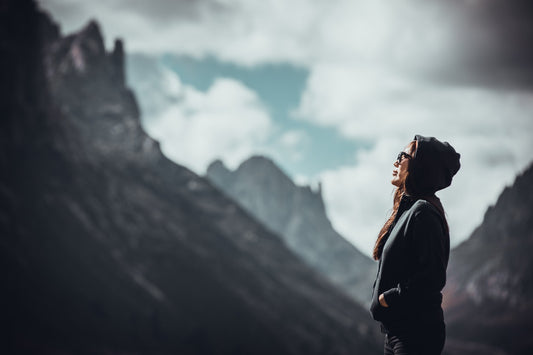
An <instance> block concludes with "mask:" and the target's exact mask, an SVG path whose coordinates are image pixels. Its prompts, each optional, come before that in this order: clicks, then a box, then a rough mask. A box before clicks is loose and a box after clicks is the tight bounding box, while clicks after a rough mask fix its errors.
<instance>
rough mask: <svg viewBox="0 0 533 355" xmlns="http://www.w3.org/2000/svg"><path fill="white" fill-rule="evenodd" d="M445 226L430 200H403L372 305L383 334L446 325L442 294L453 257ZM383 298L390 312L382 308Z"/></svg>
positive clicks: (380, 270)
mask: <svg viewBox="0 0 533 355" xmlns="http://www.w3.org/2000/svg"><path fill="white" fill-rule="evenodd" d="M444 223H445V222H444V220H443V218H442V217H441V215H440V213H439V212H438V210H437V209H436V208H435V207H434V206H433V205H432V204H431V203H429V202H428V201H425V200H422V199H420V200H416V201H415V200H411V199H410V198H409V197H407V196H404V197H403V198H402V200H401V202H400V206H399V209H398V213H397V216H396V219H395V221H394V223H393V225H392V230H391V232H390V235H389V237H388V239H387V242H386V243H385V246H384V247H383V253H382V255H381V258H380V259H379V266H378V273H377V276H376V281H375V282H374V287H373V292H372V304H371V306H370V312H371V313H372V316H373V318H374V319H375V320H377V321H380V322H381V324H382V326H383V327H382V329H383V330H384V331H385V332H397V331H402V330H405V329H407V328H409V327H411V328H413V327H424V326H427V325H429V324H433V323H439V322H442V321H443V313H442V307H441V303H442V293H441V291H442V288H443V287H444V285H445V284H446V267H447V265H448V258H449V254H450V238H449V234H448V232H447V228H446V227H445V224H444ZM382 293H384V297H385V301H386V302H387V304H388V305H389V307H383V306H381V305H380V303H379V300H378V297H379V295H380V294H382Z"/></svg>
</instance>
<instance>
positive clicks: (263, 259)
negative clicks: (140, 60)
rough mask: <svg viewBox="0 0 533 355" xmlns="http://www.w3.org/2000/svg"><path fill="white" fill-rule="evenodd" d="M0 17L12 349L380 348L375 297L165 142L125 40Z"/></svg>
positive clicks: (27, 17) (0, 250) (25, 8)
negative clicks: (312, 264) (304, 250)
mask: <svg viewBox="0 0 533 355" xmlns="http://www.w3.org/2000/svg"><path fill="white" fill-rule="evenodd" d="M0 19H1V21H0V36H1V37H0V46H1V50H2V56H1V57H2V58H3V62H2V66H1V70H2V78H5V80H4V79H3V80H1V83H0V85H1V87H0V88H1V91H0V97H1V106H0V107H1V110H2V111H1V112H2V120H1V125H2V126H1V131H0V144H1V146H2V150H1V151H2V153H1V155H0V168H1V169H0V178H1V180H0V196H1V201H2V203H1V205H0V235H1V238H0V243H1V244H0V260H1V262H2V266H3V267H2V270H3V278H2V279H3V280H4V283H3V292H2V296H1V299H2V306H3V309H4V310H5V312H4V314H3V317H2V318H3V321H4V324H5V325H7V327H6V328H7V329H8V331H7V332H6V333H4V335H3V336H5V337H6V339H4V340H5V341H2V344H3V345H2V347H4V348H5V351H2V352H3V353H10V354H16V353H25V354H28V353H30V354H31V353H35V354H58V353H61V354H71V353H72V354H74V353H75V354H85V353H86V354H95V353H100V354H115V353H117V354H118V353H120V354H139V353H148V354H170V353H179V354H304V353H305V354H329V353H331V354H337V353H338V354H353V353H362V354H371V353H379V349H380V347H381V346H380V345H379V344H377V341H376V337H377V336H376V334H375V332H374V331H373V330H372V329H373V328H370V326H371V325H370V320H369V317H368V314H367V312H366V310H364V309H361V308H360V307H359V306H357V305H356V304H354V303H353V302H352V301H350V300H349V299H348V298H347V297H345V296H343V295H342V294H341V293H339V292H337V291H336V290H335V289H334V288H333V287H331V285H330V284H329V283H328V282H326V281H325V280H324V279H322V278H321V277H320V276H318V275H317V274H315V273H314V272H313V271H312V270H310V269H309V268H308V267H306V266H305V265H304V264H303V263H302V262H301V261H300V260H299V258H297V257H295V255H294V254H293V253H292V252H290V251H289V250H288V249H287V248H286V247H285V245H284V243H283V242H281V241H280V239H279V238H278V237H277V236H276V235H275V234H273V233H271V232H269V231H268V230H266V229H264V227H262V226H261V225H259V224H258V223H257V222H256V221H255V220H254V219H253V218H250V217H249V215H248V214H247V213H245V212H244V211H243V210H242V209H241V208H240V207H238V206H237V205H236V204H235V203H234V202H233V201H231V200H230V199H228V198H227V197H225V196H224V195H223V194H221V193H220V192H219V191H218V190H217V189H215V188H213V187H212V186H211V185H210V184H209V183H208V182H207V181H205V180H204V179H202V178H200V177H198V176H196V175H195V174H193V173H192V172H190V171H189V170H187V169H186V168H183V167H181V166H178V165H176V164H174V163H172V162H171V161H169V160H168V159H167V158H166V157H164V156H163V155H162V154H161V152H160V150H159V147H158V144H157V142H155V141H153V140H152V139H151V138H150V137H148V136H147V135H146V134H145V133H144V131H143V130H142V128H141V126H140V123H139V112H138V108H137V104H136V102H135V98H134V96H133V94H132V92H131V91H130V90H129V89H128V88H127V87H126V86H125V84H124V74H123V73H124V69H123V63H122V62H123V56H124V54H123V48H122V43H121V42H120V41H117V42H116V43H115V48H114V50H113V51H112V52H111V53H107V52H106V51H105V48H104V45H103V41H102V36H101V33H100V31H99V28H98V25H97V24H96V23H95V22H92V23H90V24H89V25H88V26H87V27H86V28H84V29H83V30H82V31H81V32H80V33H77V34H74V35H71V36H67V37H61V35H60V33H59V30H58V28H57V26H55V25H54V24H53V23H52V22H51V21H50V19H49V18H48V17H47V16H46V15H44V14H42V13H40V12H39V11H38V10H37V9H36V6H35V4H34V2H32V1H27V0H13V1H7V2H4V3H3V5H2V6H1V7H0ZM3 350H4V349H3Z"/></svg>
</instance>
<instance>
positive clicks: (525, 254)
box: [444, 165, 533, 354]
mask: <svg viewBox="0 0 533 355" xmlns="http://www.w3.org/2000/svg"><path fill="white" fill-rule="evenodd" d="M532 206H533V165H531V166H529V168H527V169H526V170H525V171H524V172H523V173H522V174H521V175H519V176H518V177H517V178H516V180H515V182H514V184H513V185H512V186H510V187H507V188H505V190H504V191H503V192H502V193H501V195H500V197H499V198H498V201H497V202H496V204H495V205H494V206H492V207H490V208H489V209H488V210H487V212H486V213H485V217H484V219H483V223H482V224H481V225H480V226H479V227H478V228H477V229H476V230H475V231H474V232H473V233H472V235H471V237H470V238H469V239H468V240H466V241H465V242H463V243H462V244H460V245H459V246H457V247H456V248H454V249H453V250H452V253H451V256H450V267H449V270H448V275H449V277H448V284H447V286H446V289H445V291H446V292H445V298H444V299H445V306H446V309H445V312H446V319H447V320H448V323H449V324H448V329H449V335H450V337H451V338H452V341H451V345H452V350H453V346H454V345H457V344H455V343H454V342H455V341H458V342H459V345H458V346H459V349H461V342H466V343H467V344H469V345H468V347H470V348H471V349H473V351H474V352H470V353H475V352H476V351H477V353H487V354H492V353H494V354H527V353H529V352H530V351H531V349H532V348H533V341H532V339H531V336H530V335H531V331H533V321H531V319H533V302H532V300H533V259H531V255H530V254H531V253H530V250H531V249H532V248H533V209H532ZM478 345H479V346H483V347H484V350H483V351H481V350H479V348H477V346H478ZM487 349H491V350H490V352H489V350H487ZM452 350H450V352H449V353H450V354H453V353H464V351H463V352H461V351H459V352H458V350H457V349H456V350H455V352H453V351H452ZM470 353H469V354H470Z"/></svg>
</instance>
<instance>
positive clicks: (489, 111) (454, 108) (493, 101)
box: [297, 65, 533, 253]
mask: <svg viewBox="0 0 533 355" xmlns="http://www.w3.org/2000/svg"><path fill="white" fill-rule="evenodd" d="M530 112H533V95H532V94H531V93H529V92H524V91H522V92H518V91H516V92H512V91H508V92H502V91H491V90H487V89H482V88H466V87H465V88H458V87H451V86H450V87H437V86H434V85H429V84H427V83H420V82H416V81H413V80H408V79H407V78H406V77H405V78H402V77H398V76H393V75H390V74H387V73H386V72H385V71H379V70H377V68H374V69H373V70H370V71H368V72H361V71H360V70H359V69H357V68H351V67H348V68H340V69H339V67H338V66H332V67H329V66H326V65H321V66H320V67H317V68H315V69H314V70H313V71H312V74H311V78H310V80H309V81H308V87H307V89H306V91H305V93H304V95H303V97H302V102H301V106H300V107H299V109H298V112H297V114H298V115H299V116H300V118H301V119H307V120H310V121H312V122H315V123H316V124H319V125H324V126H331V127H335V128H336V129H338V130H339V132H341V133H342V134H344V135H345V136H347V137H351V138H354V139H362V140H365V141H369V142H373V144H374V146H373V147H372V148H370V149H369V150H368V151H363V152H360V153H359V155H358V156H357V164H356V165H354V166H351V167H340V168H338V169H334V170H331V171H326V172H324V173H323V174H321V179H322V180H323V181H324V194H325V199H326V201H327V206H328V207H329V213H330V217H331V218H332V220H333V223H334V225H335V226H336V227H337V228H338V229H339V230H340V231H341V233H342V234H343V235H345V236H346V237H347V238H349V239H350V240H351V241H352V242H353V243H354V244H355V245H357V246H358V247H359V248H360V249H361V250H364V251H366V252H368V253H369V252H370V250H371V249H372V247H373V243H374V240H375V237H376V233H377V231H378V230H379V228H380V226H381V225H382V223H383V222H384V220H385V217H386V216H385V214H386V211H390V208H391V205H392V195H391V193H390V191H392V187H391V185H390V184H389V181H390V177H391V175H390V174H391V171H392V162H393V161H394V157H395V155H396V153H397V152H398V151H400V150H401V149H403V147H404V146H405V145H406V144H407V143H408V142H409V140H411V139H412V138H413V137H414V135H415V134H422V135H428V136H436V137H437V138H439V139H441V140H446V141H449V142H450V143H452V145H453V146H454V147H455V148H456V149H457V151H458V152H460V153H461V155H462V157H461V162H462V168H461V170H460V171H459V173H458V175H457V176H456V178H455V180H454V183H453V185H452V187H450V188H449V189H447V190H444V191H442V192H441V194H440V195H441V196H442V200H443V203H444V205H445V208H446V210H447V213H448V217H449V222H450V227H451V232H452V235H451V237H452V243H453V244H457V243H458V242H459V241H461V240H463V239H464V238H466V237H468V235H469V234H470V232H471V231H472V230H473V229H474V228H475V227H476V226H477V225H478V224H479V223H480V222H481V221H482V217H483V215H484V212H485V210H486V208H487V206H488V205H489V204H491V203H494V202H495V201H496V198H497V196H498V195H499V193H500V192H501V191H502V190H503V188H504V186H505V185H508V184H510V183H511V182H512V181H513V179H514V176H515V174H516V173H517V172H518V171H519V170H521V169H523V168H524V167H525V166H526V165H527V164H528V163H529V162H530V161H531V159H532V158H533V154H532V153H531V152H533V140H531V139H530V132H533V120H532V119H531V116H530Z"/></svg>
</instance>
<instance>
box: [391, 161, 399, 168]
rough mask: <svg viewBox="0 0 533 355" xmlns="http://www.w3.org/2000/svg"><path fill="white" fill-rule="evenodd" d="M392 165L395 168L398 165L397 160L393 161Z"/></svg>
mask: <svg viewBox="0 0 533 355" xmlns="http://www.w3.org/2000/svg"><path fill="white" fill-rule="evenodd" d="M392 165H394V167H395V168H397V167H398V166H399V165H400V164H399V163H398V160H396V161H394V163H393V164H392Z"/></svg>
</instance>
